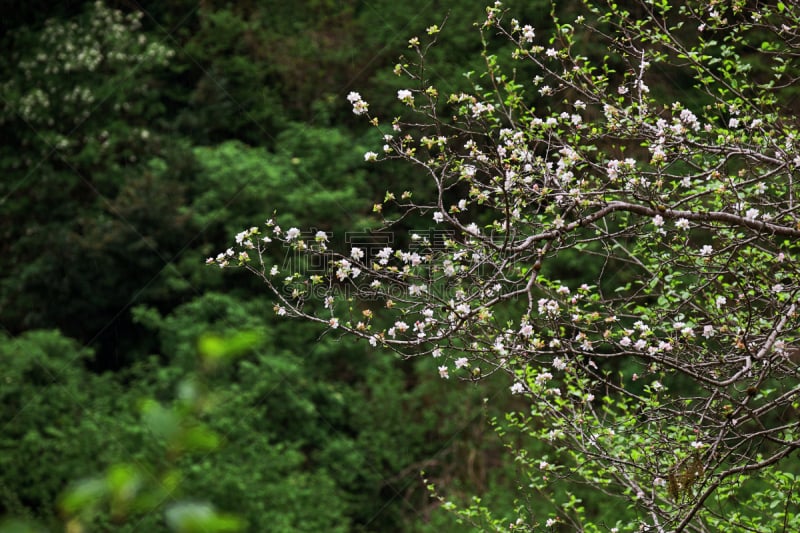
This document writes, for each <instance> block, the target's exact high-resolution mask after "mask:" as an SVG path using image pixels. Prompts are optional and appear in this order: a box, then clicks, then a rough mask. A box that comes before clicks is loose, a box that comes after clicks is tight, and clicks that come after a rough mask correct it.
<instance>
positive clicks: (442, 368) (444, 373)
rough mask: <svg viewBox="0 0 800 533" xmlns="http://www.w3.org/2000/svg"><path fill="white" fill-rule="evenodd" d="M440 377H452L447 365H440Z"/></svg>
mask: <svg viewBox="0 0 800 533" xmlns="http://www.w3.org/2000/svg"><path fill="white" fill-rule="evenodd" d="M439 377H440V378H442V379H449V378H450V373H449V372H448V371H447V367H446V366H440V367H439Z"/></svg>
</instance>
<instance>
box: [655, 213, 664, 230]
mask: <svg viewBox="0 0 800 533" xmlns="http://www.w3.org/2000/svg"><path fill="white" fill-rule="evenodd" d="M653 225H654V226H655V227H657V228H660V227H661V226H663V225H664V217H662V216H661V215H656V216H654V217H653Z"/></svg>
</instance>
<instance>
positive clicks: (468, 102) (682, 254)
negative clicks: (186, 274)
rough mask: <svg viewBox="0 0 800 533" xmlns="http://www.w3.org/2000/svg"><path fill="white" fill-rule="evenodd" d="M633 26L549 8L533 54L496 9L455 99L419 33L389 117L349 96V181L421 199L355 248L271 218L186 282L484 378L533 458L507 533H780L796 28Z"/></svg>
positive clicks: (769, 15)
mask: <svg viewBox="0 0 800 533" xmlns="http://www.w3.org/2000/svg"><path fill="white" fill-rule="evenodd" d="M632 4H633V5H631V6H630V7H623V6H620V5H618V4H616V3H614V2H588V1H587V2H584V4H583V6H582V7H581V9H580V10H575V11H574V12H573V13H569V14H563V13H562V14H558V13H556V12H555V11H554V12H553V18H554V29H553V30H552V31H551V32H541V31H540V30H539V29H538V28H537V27H536V24H534V22H535V21H526V20H518V19H517V18H515V14H514V13H513V11H512V10H508V9H506V8H505V7H504V6H502V4H501V3H500V2H497V3H495V4H494V5H493V6H490V7H488V8H487V9H486V13H485V18H484V19H483V20H481V21H480V22H479V23H478V24H479V27H480V30H481V31H480V35H481V40H482V43H483V48H482V52H481V57H482V59H483V61H484V64H483V66H482V68H481V69H480V70H479V71H477V72H472V73H470V75H469V81H470V84H471V87H470V88H469V89H466V90H464V91H451V90H449V87H448V86H447V85H446V84H442V83H437V82H436V80H432V79H431V76H432V75H431V73H430V72H429V70H428V69H427V64H426V59H427V57H428V55H429V54H430V50H432V49H433V48H435V46H436V45H437V41H438V40H439V39H440V38H442V37H441V36H442V34H443V33H446V27H445V31H444V32H443V31H442V30H441V29H440V28H439V27H438V26H435V25H434V26H430V27H429V28H428V30H427V32H426V33H427V35H420V36H419V37H412V38H411V39H410V40H409V41H408V48H409V50H410V54H409V56H408V57H405V58H402V59H401V62H400V63H398V64H397V66H396V67H395V73H396V74H398V75H399V76H400V77H401V79H403V80H405V81H404V83H405V84H404V85H403V86H402V87H403V88H401V89H399V90H397V92H396V97H397V100H398V101H399V102H400V103H401V104H403V105H404V106H405V110H404V111H403V112H402V113H401V114H399V115H396V116H395V115H389V116H388V117H387V116H385V115H384V114H382V113H381V110H380V109H376V107H375V106H374V105H371V104H370V98H369V97H368V96H366V97H362V95H361V94H360V93H359V92H356V91H353V92H350V93H349V95H348V96H347V100H348V102H349V104H350V105H351V106H352V111H353V113H355V114H356V115H357V116H361V117H363V118H364V119H365V120H368V121H369V122H370V124H372V125H373V126H374V127H375V128H376V129H377V130H378V131H379V132H380V135H381V136H382V139H383V141H382V143H380V144H382V145H383V146H382V148H380V147H379V146H380V145H378V146H376V148H374V149H372V150H369V151H367V152H366V153H365V154H364V158H365V160H366V161H369V162H380V161H382V160H399V161H402V162H404V163H406V164H409V165H410V166H412V167H413V168H414V169H415V171H416V173H417V174H418V175H420V176H424V177H425V178H426V179H427V180H428V182H429V187H428V188H426V189H422V190H421V191H417V190H414V189H413V188H398V189H390V190H388V191H386V193H385V196H384V197H383V199H382V201H380V202H378V203H376V204H375V205H374V208H373V211H374V212H375V213H376V214H377V216H378V217H379V219H380V220H381V222H382V223H383V226H381V227H380V228H378V229H377V230H375V231H374V232H371V233H368V234H362V235H359V236H358V237H359V239H358V240H356V239H354V236H353V235H350V236H348V237H347V238H345V239H340V240H339V242H336V241H335V237H336V236H331V235H329V234H327V233H325V232H322V231H317V232H315V231H312V228H298V227H294V226H292V227H287V224H285V223H284V222H283V221H282V218H281V215H280V212H278V214H277V215H276V216H273V217H272V218H270V219H269V220H268V221H267V223H266V224H265V225H259V226H253V227H250V228H249V229H245V230H243V231H242V232H241V233H239V234H238V235H237V236H236V245H235V246H234V247H233V248H231V249H229V250H227V252H223V253H221V254H219V255H217V256H216V257H211V258H209V260H208V262H209V263H211V264H217V265H219V266H222V267H231V266H241V267H244V268H246V269H247V270H249V271H250V272H252V273H253V274H255V275H256V276H258V277H259V278H260V279H261V280H262V281H263V282H264V284H265V285H266V287H267V288H268V289H269V290H270V291H271V292H272V293H273V295H274V296H275V297H276V298H277V300H278V301H277V303H276V304H275V306H274V310H275V312H276V313H277V314H278V315H281V316H284V315H285V316H289V317H297V318H301V319H305V320H308V321H312V322H316V323H319V324H322V325H323V326H325V327H327V328H328V329H329V334H330V335H336V336H339V335H349V336H353V337H356V338H359V339H363V340H364V341H366V342H368V343H369V344H370V345H372V346H376V347H384V348H387V349H390V350H394V351H396V352H398V353H400V354H401V355H403V356H404V357H406V358H409V357H426V358H432V359H434V360H436V364H437V366H438V374H439V376H441V377H442V378H445V379H448V378H450V379H452V378H461V379H464V380H469V381H480V380H481V379H484V378H485V377H487V376H491V375H494V374H505V375H506V376H507V378H508V381H509V388H510V392H511V393H513V394H515V395H518V396H520V397H521V398H522V400H524V402H525V404H526V408H525V409H521V410H519V411H515V412H512V413H509V415H508V418H507V421H506V423H505V425H506V429H504V430H503V431H508V428H509V427H510V428H514V430H516V431H519V432H521V433H524V434H528V435H532V436H534V437H536V438H537V439H539V441H540V442H544V443H547V444H548V446H547V452H546V453H543V454H541V455H538V456H534V455H532V454H530V453H528V451H527V450H526V449H525V448H524V447H522V448H514V447H513V446H512V449H514V454H515V456H516V459H517V460H518V461H519V462H520V463H521V464H522V465H523V467H522V468H523V471H524V474H523V477H524V479H525V482H524V484H523V483H521V484H520V489H521V490H520V493H519V498H518V503H519V507H518V517H517V520H516V521H515V522H513V524H512V529H518V530H531V531H533V530H538V529H536V528H538V527H541V526H542V525H545V523H546V525H548V526H552V527H555V526H556V525H557V524H559V523H561V524H569V525H570V527H573V528H576V529H580V530H583V529H585V530H591V531H595V530H598V531H599V530H609V529H610V530H614V531H616V530H626V531H628V530H631V531H632V530H647V531H650V530H653V531H684V530H686V531H720V530H758V531H762V530H763V531H775V530H779V529H780V528H781V527H783V528H784V530H786V528H789V529H792V526H795V527H796V525H797V524H798V522H797V521H798V520H800V517H799V516H798V514H797V501H796V498H794V495H795V494H796V490H797V489H796V487H795V485H794V479H795V474H796V472H797V467H796V464H795V463H792V462H787V461H786V459H787V458H788V457H790V455H792V454H793V453H795V452H796V450H797V448H798V447H799V446H800V419H798V406H799V405H800V403H799V402H800V388H798V384H797V374H798V363H800V358H798V355H797V354H798V353H800V350H798V348H797V341H798V339H797V330H798V320H800V318H799V317H800V315H799V314H798V312H797V305H798V294H799V293H798V291H800V286H798V284H797V279H798V272H797V262H796V257H795V256H796V254H797V253H798V249H797V248H798V244H797V242H798V237H800V213H799V211H798V204H797V185H796V184H795V178H796V173H797V169H798V167H800V152H798V147H797V145H796V143H797V137H798V129H797V123H796V120H795V113H794V112H793V106H792V104H793V101H794V92H795V90H796V89H795V85H796V81H797V79H798V71H797V67H796V65H795V64H794V61H795V59H796V58H795V56H796V46H797V44H796V39H797V33H796V32H797V27H798V17H800V11H798V9H797V8H796V7H795V6H794V5H789V4H785V3H782V2H777V3H775V4H765V3H759V4H758V5H753V4H750V3H746V2H740V1H731V2H716V3H707V2H682V3H681V4H680V5H672V4H671V3H669V2H650V1H641V2H634V3H632ZM445 26H446V25H445ZM409 221H410V222H409ZM397 228H399V229H397ZM409 228H411V229H410V231H409ZM398 231H401V232H404V233H407V234H408V236H407V237H398V236H397V232H398ZM387 235H388V236H389V238H387ZM276 243H279V244H280V245H281V246H288V247H290V248H291V249H292V250H294V251H295V252H296V254H297V255H296V258H297V260H296V261H295V262H294V263H293V264H291V265H286V264H281V263H278V262H276V261H274V259H273V257H274V255H272V254H271V250H272V249H273V247H274V246H275V245H276ZM394 243H399V245H398V244H394ZM567 265H571V266H570V267H569V268H565V267H566V266H567ZM287 267H288V268H287ZM378 315H381V316H390V317H391V318H390V319H389V320H388V322H381V321H377V320H375V319H374V318H373V317H376V316H378ZM501 425H502V424H501ZM585 484H588V485H589V486H591V487H593V489H594V490H597V491H601V492H602V493H603V494H606V495H608V496H609V497H612V498H615V499H618V500H619V501H620V511H619V517H618V519H617V522H616V523H613V522H611V523H609V522H605V523H597V522H595V521H593V520H592V518H591V517H588V516H586V514H585V512H584V510H583V508H582V507H581V506H580V505H578V504H577V503H576V499H575V493H574V490H573V489H572V488H571V486H572V485H575V486H580V485H585ZM523 487H524V488H523ZM531 492H535V493H536V494H537V495H541V496H543V497H544V498H546V499H549V500H550V501H551V503H552V507H551V509H550V510H549V512H547V513H544V512H543V511H542V510H541V509H536V508H534V507H533V506H532V505H530V504H525V503H524V502H526V501H527V498H530V497H531V494H530V493H531ZM479 509H480V507H479V506H478V507H477V508H476V507H472V508H468V509H465V510H462V511H461V512H462V513H463V514H462V516H465V517H470V518H475V517H477V516H479V514H480V513H478V510H479ZM483 510H484V511H485V509H483ZM476 513H478V514H476ZM476 519H477V518H476ZM487 520H488V522H487V523H488V524H491V525H492V526H493V527H494V528H496V529H497V530H498V531H499V530H501V529H502V530H507V528H508V525H507V524H506V523H503V522H502V521H492V519H490V518H489V519H487ZM487 523H482V526H481V527H487Z"/></svg>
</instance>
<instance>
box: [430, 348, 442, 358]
mask: <svg viewBox="0 0 800 533" xmlns="http://www.w3.org/2000/svg"><path fill="white" fill-rule="evenodd" d="M431 355H432V356H433V358H434V359H438V358H439V357H441V356H442V349H441V348H434V349H433V351H432V352H431Z"/></svg>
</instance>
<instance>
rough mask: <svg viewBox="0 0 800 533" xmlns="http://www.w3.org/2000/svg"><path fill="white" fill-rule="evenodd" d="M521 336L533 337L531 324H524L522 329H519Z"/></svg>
mask: <svg viewBox="0 0 800 533" xmlns="http://www.w3.org/2000/svg"><path fill="white" fill-rule="evenodd" d="M519 334H520V335H522V336H523V337H530V336H531V335H533V326H531V325H530V324H523V325H522V327H521V328H520V329H519Z"/></svg>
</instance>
